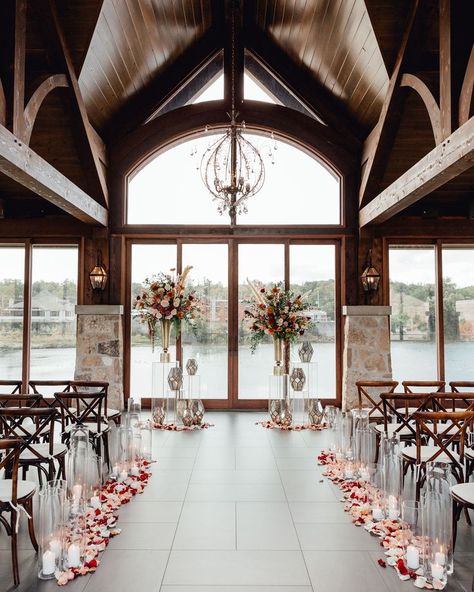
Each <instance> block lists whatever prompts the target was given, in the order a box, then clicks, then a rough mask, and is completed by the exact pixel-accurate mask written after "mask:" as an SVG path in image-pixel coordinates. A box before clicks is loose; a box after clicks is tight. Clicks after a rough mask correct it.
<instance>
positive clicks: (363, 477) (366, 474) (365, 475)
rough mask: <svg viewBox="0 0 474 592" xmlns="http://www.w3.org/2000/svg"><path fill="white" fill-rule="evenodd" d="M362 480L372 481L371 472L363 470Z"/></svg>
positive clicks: (361, 471)
mask: <svg viewBox="0 0 474 592" xmlns="http://www.w3.org/2000/svg"><path fill="white" fill-rule="evenodd" d="M360 478H361V479H362V481H370V474H369V471H368V470H367V469H361V470H360Z"/></svg>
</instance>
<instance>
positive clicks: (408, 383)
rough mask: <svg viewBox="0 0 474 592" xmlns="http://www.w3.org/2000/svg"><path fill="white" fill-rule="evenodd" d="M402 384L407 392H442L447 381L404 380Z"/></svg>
mask: <svg viewBox="0 0 474 592" xmlns="http://www.w3.org/2000/svg"><path fill="white" fill-rule="evenodd" d="M402 386H403V390H404V392H405V393H416V392H424V393H427V392H428V391H429V392H431V393H432V392H434V391H436V392H438V393H442V392H443V391H444V388H445V386H446V383H445V382H444V380H404V381H403V382H402ZM418 389H421V390H418Z"/></svg>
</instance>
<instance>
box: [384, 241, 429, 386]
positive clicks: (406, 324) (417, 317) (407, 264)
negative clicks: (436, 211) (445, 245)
mask: <svg viewBox="0 0 474 592" xmlns="http://www.w3.org/2000/svg"><path fill="white" fill-rule="evenodd" d="M389 265H390V269H389V273H390V305H391V307H392V316H391V319H390V337H391V349H392V370H393V377H394V379H395V380H398V381H400V382H401V381H402V380H436V379H437V376H438V369H437V356H436V333H435V327H436V303H435V298H436V293H435V275H436V274H435V250H434V247H431V246H391V247H390V250H389Z"/></svg>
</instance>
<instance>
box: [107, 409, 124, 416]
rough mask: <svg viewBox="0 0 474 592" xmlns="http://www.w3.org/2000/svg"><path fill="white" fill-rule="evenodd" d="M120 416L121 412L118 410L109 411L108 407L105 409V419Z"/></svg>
mask: <svg viewBox="0 0 474 592" xmlns="http://www.w3.org/2000/svg"><path fill="white" fill-rule="evenodd" d="M120 415H122V412H121V411H120V410H119V409H111V408H110V407H109V408H108V409H107V419H115V418H117V417H120Z"/></svg>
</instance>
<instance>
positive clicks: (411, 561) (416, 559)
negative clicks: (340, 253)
mask: <svg viewBox="0 0 474 592" xmlns="http://www.w3.org/2000/svg"><path fill="white" fill-rule="evenodd" d="M406 558H407V567H408V568H409V569H418V568H419V567H420V552H419V551H418V549H417V548H416V547H415V545H408V547H407V553H406Z"/></svg>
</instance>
